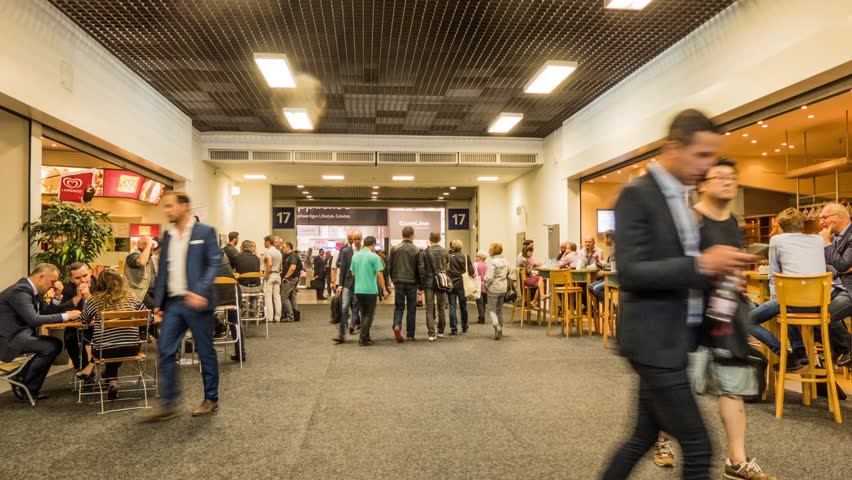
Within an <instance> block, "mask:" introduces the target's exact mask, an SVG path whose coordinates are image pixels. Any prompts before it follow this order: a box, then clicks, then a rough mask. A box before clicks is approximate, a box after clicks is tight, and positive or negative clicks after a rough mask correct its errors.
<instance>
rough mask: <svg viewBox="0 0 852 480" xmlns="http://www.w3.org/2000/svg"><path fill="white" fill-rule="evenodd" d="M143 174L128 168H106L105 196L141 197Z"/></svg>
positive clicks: (136, 198)
mask: <svg viewBox="0 0 852 480" xmlns="http://www.w3.org/2000/svg"><path fill="white" fill-rule="evenodd" d="M143 182H144V179H143V178H142V175H139V174H137V173H133V172H131V171H128V170H104V196H105V197H118V198H132V199H135V200H138V199H139V192H140V191H142V183H143Z"/></svg>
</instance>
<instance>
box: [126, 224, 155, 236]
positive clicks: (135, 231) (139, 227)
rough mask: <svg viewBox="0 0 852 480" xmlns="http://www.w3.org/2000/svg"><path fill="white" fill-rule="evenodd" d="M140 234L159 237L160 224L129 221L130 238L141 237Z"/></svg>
mask: <svg viewBox="0 0 852 480" xmlns="http://www.w3.org/2000/svg"><path fill="white" fill-rule="evenodd" d="M142 235H148V236H149V237H159V236H160V225H158V224H156V223H131V224H130V238H137V237H141V236H142Z"/></svg>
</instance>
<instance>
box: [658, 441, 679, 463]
mask: <svg viewBox="0 0 852 480" xmlns="http://www.w3.org/2000/svg"><path fill="white" fill-rule="evenodd" d="M654 464H656V465H657V466H658V467H663V468H672V467H674V466H675V457H674V450H672V442H670V441H669V440H666V439H665V438H662V437H660V438H658V439H657V444H656V445H654Z"/></svg>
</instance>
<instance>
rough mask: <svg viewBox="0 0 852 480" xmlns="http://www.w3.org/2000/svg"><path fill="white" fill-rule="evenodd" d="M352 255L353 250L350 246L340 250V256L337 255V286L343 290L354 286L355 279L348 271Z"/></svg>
mask: <svg viewBox="0 0 852 480" xmlns="http://www.w3.org/2000/svg"><path fill="white" fill-rule="evenodd" d="M354 254H355V249H353V248H352V245H346V246H345V247H343V248H341V249H340V254H339V255H337V284H338V285H339V286H341V287H343V288H352V287H354V286H355V277H353V276H352V274H351V273H350V271H349V267H350V266H351V265H352V255H354Z"/></svg>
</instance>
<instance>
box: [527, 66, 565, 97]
mask: <svg viewBox="0 0 852 480" xmlns="http://www.w3.org/2000/svg"><path fill="white" fill-rule="evenodd" d="M576 69H577V64H576V63H575V62H561V61H558V60H550V61H548V62H547V63H545V64H544V66H543V67H541V68H540V69H539V70H538V72H536V74H535V76H533V79H532V81H530V83H528V84H527V86H526V87H524V92H526V93H539V94H544V93H550V92H552V91H553V90H555V89H556V87H558V86H559V84H560V83H562V82H563V81H565V79H566V78H568V75H571V74H572V73H574V70H576Z"/></svg>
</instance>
